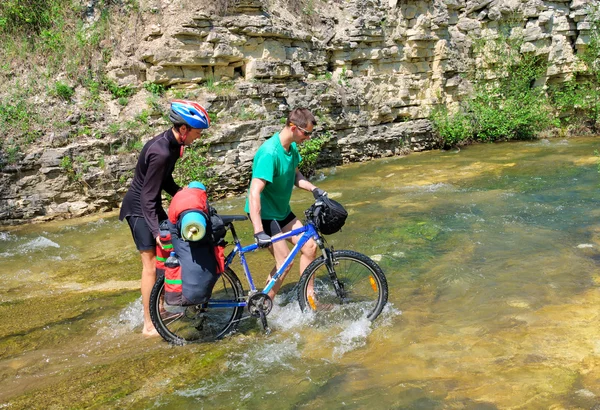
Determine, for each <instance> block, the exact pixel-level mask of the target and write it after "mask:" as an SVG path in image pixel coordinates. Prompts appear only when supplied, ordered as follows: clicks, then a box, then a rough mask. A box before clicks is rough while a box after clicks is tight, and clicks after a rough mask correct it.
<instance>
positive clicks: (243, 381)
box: [0, 138, 600, 409]
mask: <svg viewBox="0 0 600 410" xmlns="http://www.w3.org/2000/svg"><path fill="white" fill-rule="evenodd" d="M599 145H600V140H598V139H588V138H578V139H569V140H559V139H556V140H550V141H545V140H544V141H535V142H520V143H505V144H496V145H477V146H472V147H467V148H463V149H461V150H460V151H459V150H452V151H447V152H440V151H435V152H427V153H420V154H412V155H409V156H407V157H395V158H389V159H381V160H377V161H372V162H369V163H365V164H353V165H348V166H344V167H338V168H335V169H334V168H332V169H325V170H322V171H323V172H322V175H321V176H320V181H319V182H318V184H319V186H320V187H322V188H323V189H325V190H327V191H328V192H329V193H330V195H331V196H332V197H334V198H335V199H337V200H338V201H340V202H342V203H343V204H344V205H345V206H346V207H347V209H348V210H349V212H350V217H349V220H348V222H347V223H346V226H345V227H344V229H343V231H342V232H341V233H339V234H336V235H333V236H330V237H328V241H329V242H330V243H331V244H333V245H334V246H335V248H337V249H353V250H357V251H360V252H362V253H365V254H367V255H369V256H371V257H372V258H373V259H375V260H377V261H379V264H380V265H381V266H382V268H383V269H384V271H385V272H386V275H387V278H388V282H389V291H390V296H389V301H390V303H389V305H388V307H387V308H386V310H385V311H384V313H383V314H382V316H380V317H379V318H378V319H377V320H376V321H375V322H374V323H372V324H370V323H368V322H363V321H358V322H346V323H335V324H330V325H320V326H314V324H313V323H311V321H310V319H309V318H307V317H306V315H302V314H301V313H300V311H299V308H298V307H297V305H296V303H294V301H293V295H294V294H295V290H294V287H293V286H294V284H295V281H296V280H297V278H298V276H297V275H298V273H297V266H295V267H294V268H293V271H292V273H291V274H290V278H289V279H288V281H287V285H286V286H284V287H283V289H282V291H281V292H280V295H278V297H277V299H276V306H275V308H274V310H273V312H272V313H271V315H270V316H269V320H270V325H271V327H272V329H273V333H272V334H271V335H270V336H265V335H263V334H262V333H261V331H260V326H259V325H258V324H257V323H256V321H255V320H252V319H250V320H246V321H244V324H243V326H241V329H240V331H239V332H238V333H237V334H235V335H233V336H231V337H229V338H227V339H225V340H223V341H220V342H216V343H208V344H196V345H188V346H184V347H173V346H169V345H168V344H167V343H165V342H163V341H162V340H161V339H160V338H158V339H157V338H154V339H144V338H143V337H142V336H141V321H142V314H141V299H140V297H139V290H138V286H139V276H140V270H141V264H140V262H139V256H138V255H137V253H136V251H135V248H134V246H133V242H132V240H131V238H130V233H129V230H128V228H127V226H126V224H124V223H119V221H118V220H117V219H116V217H115V216H114V215H101V216H95V217H93V218H86V219H80V220H72V221H62V222H56V223H48V224H42V225H29V226H26V227H21V228H18V229H17V228H12V229H9V230H8V231H6V230H5V231H3V232H0V280H1V281H2V286H0V383H1V386H2V387H1V388H0V408H8V409H21V408H27V409H29V408H88V407H95V408H133V409H137V408H165V409H166V408H168V409H187V408H195V409H201V408H204V409H232V408H240V409H291V408H321V409H337V408H352V409H363V408H365V409H366V408H378V409H379V408H381V409H389V408H395V409H401V408H402V409H404V408H406V409H494V408H498V409H507V408H509V409H510V408H513V409H530V408H531V409H537V408H553V409H559V408H584V409H589V408H592V407H594V406H599V405H600V309H599V308H600V265H599V264H600V222H599V221H600V208H599V207H598V200H597V198H598V189H599V188H600V174H599V173H598V166H597V163H598V157H597V156H596V155H595V154H594V151H595V150H596V149H597V148H598V146H599ZM311 198H312V196H311V195H310V194H308V193H306V192H303V191H302V192H298V191H297V192H295V193H294V196H293V203H292V209H293V210H294V211H295V212H296V214H297V215H302V214H303V210H304V209H305V208H306V207H307V206H308V205H309V204H310V200H311ZM242 207H243V199H242V198H235V199H230V200H226V201H222V202H219V203H217V208H218V209H219V210H220V213H222V214H228V213H230V214H234V213H242V212H243V209H242ZM237 226H238V230H239V231H240V232H239V233H241V234H242V237H243V239H244V240H245V241H250V239H251V229H250V228H251V227H250V224H249V223H248V222H245V223H238V224H237ZM249 258H250V267H251V269H252V270H253V271H254V273H255V276H256V277H257V278H255V279H256V282H257V283H263V282H262V278H264V277H265V275H266V273H267V272H268V271H269V270H270V268H271V260H270V258H269V257H268V254H267V253H266V252H264V251H263V252H259V253H255V254H252V255H250V256H249ZM234 270H236V271H237V273H238V276H240V277H241V276H242V275H241V274H242V271H241V269H240V268H239V266H237V267H236V266H234ZM242 280H243V279H242ZM245 287H246V289H247V286H245Z"/></svg>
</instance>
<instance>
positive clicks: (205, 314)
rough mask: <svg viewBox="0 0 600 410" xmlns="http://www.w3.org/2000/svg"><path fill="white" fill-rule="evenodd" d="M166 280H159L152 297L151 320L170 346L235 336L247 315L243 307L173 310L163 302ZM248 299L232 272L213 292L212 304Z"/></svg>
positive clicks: (227, 272)
mask: <svg viewBox="0 0 600 410" xmlns="http://www.w3.org/2000/svg"><path fill="white" fill-rule="evenodd" d="M164 279H165V278H164V276H160V277H158V278H157V280H156V283H155V284H154V287H153V288H152V293H151V294H150V317H151V318H152V323H153V324H154V327H155V328H156V330H157V331H158V333H159V334H160V335H161V336H162V338H163V339H165V340H166V341H167V342H169V343H172V344H175V345H183V344H186V343H189V342H207V341H212V340H217V339H221V338H223V337H224V336H226V335H228V334H230V333H232V332H234V331H235V330H236V328H237V325H238V323H239V320H240V318H241V316H242V313H243V310H244V309H243V308H242V307H239V306H237V307H228V308H219V309H217V308H209V309H201V307H200V306H171V305H167V304H166V303H164V302H163V297H162V296H163V294H164ZM243 298H244V291H243V288H242V283H241V282H240V280H239V279H238V277H237V276H236V274H235V273H234V272H233V271H232V270H231V269H229V268H226V269H225V272H223V273H222V274H221V277H220V278H219V280H218V281H217V283H216V284H215V287H214V288H213V292H212V296H211V301H212V300H219V301H230V302H239V301H240V300H243Z"/></svg>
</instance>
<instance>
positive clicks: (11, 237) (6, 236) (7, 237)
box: [0, 232, 16, 241]
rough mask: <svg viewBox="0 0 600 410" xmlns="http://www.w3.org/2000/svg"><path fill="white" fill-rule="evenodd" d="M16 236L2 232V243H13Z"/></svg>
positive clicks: (0, 236) (0, 233) (0, 235)
mask: <svg viewBox="0 0 600 410" xmlns="http://www.w3.org/2000/svg"><path fill="white" fill-rule="evenodd" d="M15 238H16V236H14V235H11V234H9V233H8V232H0V241H13V240H15Z"/></svg>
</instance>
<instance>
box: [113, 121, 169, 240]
mask: <svg viewBox="0 0 600 410" xmlns="http://www.w3.org/2000/svg"><path fill="white" fill-rule="evenodd" d="M180 154H181V144H179V142H177V140H176V139H175V135H174V134H173V130H172V129H169V130H168V131H165V132H163V133H162V134H159V135H157V136H156V137H154V138H152V139H151V140H150V141H148V142H147V143H146V145H144V148H142V152H141V153H140V157H139V158H138V162H137V165H136V166H135V173H134V175H133V180H132V181H131V186H130V187H129V190H128V191H127V194H125V198H123V203H122V204H121V213H120V215H119V219H120V220H123V219H125V218H126V217H128V216H143V217H144V219H145V220H146V223H147V224H148V226H149V227H150V230H151V231H152V236H153V237H154V238H156V237H157V236H158V235H159V221H162V220H164V219H167V213H166V212H165V210H164V209H163V207H162V204H161V202H162V200H161V192H162V190H163V189H164V190H165V191H166V192H167V193H169V194H170V195H175V194H176V193H177V191H179V189H180V187H179V185H177V184H176V183H175V181H174V180H173V169H175V163H176V162H177V159H179V157H180Z"/></svg>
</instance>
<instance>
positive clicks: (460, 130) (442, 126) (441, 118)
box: [431, 106, 473, 146]
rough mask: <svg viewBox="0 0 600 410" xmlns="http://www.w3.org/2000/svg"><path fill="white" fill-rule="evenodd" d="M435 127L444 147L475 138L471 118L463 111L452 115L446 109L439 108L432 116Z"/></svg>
mask: <svg viewBox="0 0 600 410" xmlns="http://www.w3.org/2000/svg"><path fill="white" fill-rule="evenodd" d="M431 120H432V122H433V125H434V127H435V128H436V130H437V132H438V133H439V135H440V137H441V138H442V141H443V145H444V146H455V145H459V144H460V143H462V142H465V141H468V140H470V139H471V138H472V137H473V125H472V124H471V121H472V120H471V117H470V116H469V115H467V114H465V113H464V112H463V111H462V110H459V111H458V112H456V113H454V114H451V113H449V112H448V109H447V108H446V107H443V106H442V107H437V108H436V109H434V111H433V113H432V114H431Z"/></svg>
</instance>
